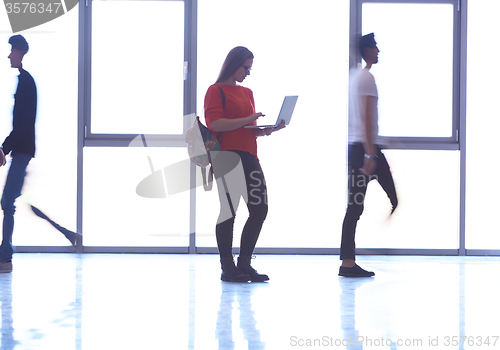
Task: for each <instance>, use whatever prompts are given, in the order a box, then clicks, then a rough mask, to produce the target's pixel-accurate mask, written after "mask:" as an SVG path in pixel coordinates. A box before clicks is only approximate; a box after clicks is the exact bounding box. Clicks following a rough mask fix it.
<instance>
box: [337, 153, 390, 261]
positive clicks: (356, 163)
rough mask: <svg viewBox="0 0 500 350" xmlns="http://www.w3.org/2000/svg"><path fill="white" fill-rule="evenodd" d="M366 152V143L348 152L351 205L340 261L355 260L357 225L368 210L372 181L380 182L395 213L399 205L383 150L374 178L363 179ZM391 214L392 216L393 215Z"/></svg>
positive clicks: (348, 209)
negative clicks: (368, 193) (366, 204)
mask: <svg viewBox="0 0 500 350" xmlns="http://www.w3.org/2000/svg"><path fill="white" fill-rule="evenodd" d="M364 154H365V150H364V147H363V144H362V143H355V144H350V145H349V149H348V166H349V176H348V185H347V187H348V189H349V196H348V197H349V202H348V204H347V211H346V214H345V217H344V223H343V225H342V242H341V245H340V259H341V260H343V259H355V250H356V244H355V241H354V236H355V234H356V225H357V223H358V220H359V218H360V216H361V214H362V213H363V210H364V200H365V195H366V188H367V186H368V183H369V182H370V181H371V180H377V181H378V183H379V184H380V186H382V189H383V190H384V191H385V193H386V194H387V197H389V200H390V201H391V204H392V212H394V210H396V207H397V205H398V197H397V195H396V188H395V186H394V180H393V178H392V174H391V171H390V169H389V164H388V163H387V159H386V158H385V156H384V154H383V153H382V152H381V150H380V147H377V156H378V158H377V168H376V169H375V173H374V174H373V175H369V176H367V175H363V174H362V173H361V172H360V171H359V168H362V167H363V162H364ZM392 212H391V213H392Z"/></svg>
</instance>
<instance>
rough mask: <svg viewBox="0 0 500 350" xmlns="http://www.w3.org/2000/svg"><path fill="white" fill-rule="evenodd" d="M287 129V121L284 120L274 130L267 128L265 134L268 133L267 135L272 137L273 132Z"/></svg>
mask: <svg viewBox="0 0 500 350" xmlns="http://www.w3.org/2000/svg"><path fill="white" fill-rule="evenodd" d="M285 127H286V126H285V121H284V120H282V121H281V123H280V124H279V125H278V126H276V127H274V128H266V129H264V132H265V133H266V135H271V134H272V133H273V132H275V131H278V130H281V129H284V128H285Z"/></svg>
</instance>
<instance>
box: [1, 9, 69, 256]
mask: <svg viewBox="0 0 500 350" xmlns="http://www.w3.org/2000/svg"><path fill="white" fill-rule="evenodd" d="M4 15H5V12H3V14H2V11H0V51H1V52H0V54H1V57H2V58H5V59H2V60H0V76H1V77H2V79H1V83H0V130H1V131H2V132H1V135H0V144H1V143H3V141H4V139H5V137H6V136H7V135H8V134H9V133H10V131H11V130H12V108H13V105H14V99H13V95H14V93H15V91H16V88H17V83H18V78H17V75H19V71H18V70H17V69H12V68H11V67H10V62H9V60H8V59H7V56H8V55H9V53H10V49H11V45H9V44H8V40H9V37H10V36H12V35H13V34H12V33H11V29H10V25H9V22H8V20H7V16H6V15H5V21H4V18H3V16H4ZM22 35H23V36H24V37H25V38H26V40H27V41H28V44H29V46H30V50H29V52H28V53H27V54H26V56H24V59H23V68H24V69H26V70H27V71H28V72H29V73H30V74H31V75H32V76H33V78H34V80H35V83H36V85H37V93H38V106H37V107H38V109H37V119H36V125H35V128H36V154H35V158H34V159H32V160H31V161H30V164H29V165H28V169H27V176H26V179H25V183H24V186H23V190H22V195H21V197H20V198H18V199H17V200H16V214H15V220H16V224H15V228H14V235H13V244H14V245H16V246H68V245H70V243H69V241H68V240H67V239H66V238H64V236H63V235H62V234H61V233H60V232H59V231H57V230H56V229H55V228H54V227H52V226H51V225H50V224H49V223H47V222H45V221H43V220H42V219H40V218H39V217H37V216H35V215H34V213H33V212H32V211H31V208H30V206H29V204H32V205H35V206H36V207H37V208H39V209H40V210H42V211H43V212H44V213H45V214H47V215H48V216H49V217H50V218H51V219H52V220H54V221H55V222H57V223H58V224H60V225H61V226H63V227H66V228H67V229H69V230H71V231H74V230H76V177H77V176H76V165H77V163H76V155H77V145H76V135H77V111H78V105H77V98H78V9H73V10H72V11H70V12H68V13H67V14H65V15H64V16H61V17H59V18H57V19H55V20H52V21H50V22H48V23H45V24H43V25H41V26H38V27H36V28H34V29H31V30H26V31H23V32H22ZM55 58H57V59H55ZM9 157H10V156H9ZM9 157H8V158H9ZM7 171H8V166H7V167H2V168H0V189H1V190H3V185H4V182H5V178H6V176H7Z"/></svg>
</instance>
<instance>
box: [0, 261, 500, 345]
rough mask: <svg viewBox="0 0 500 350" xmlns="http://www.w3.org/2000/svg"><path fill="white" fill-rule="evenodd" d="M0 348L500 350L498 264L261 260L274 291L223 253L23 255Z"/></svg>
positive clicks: (7, 294)
mask: <svg viewBox="0 0 500 350" xmlns="http://www.w3.org/2000/svg"><path fill="white" fill-rule="evenodd" d="M13 263H14V272H13V273H12V274H0V292H1V294H0V304H1V306H0V307H1V313H2V323H1V324H2V333H1V349H2V350H10V349H51V350H55V349H64V350H71V349H78V350H79V349H85V350H99V349H106V350H108V349H110V350H114V349H120V350H122V349H141V350H143V349H144V350H151V349H174V350H177V349H179V350H182V349H201V350H210V349H220V350H222V349H252V350H253V349H256V350H257V349H272V350H283V349H500V339H499V337H500V321H499V319H498V315H499V314H500V302H499V296H498V295H499V294H498V293H499V292H498V277H497V276H498V271H499V270H500V258H496V257H494V258H491V257H490V258H480V257H413V256H408V257H397V256H361V257H359V258H358V263H359V264H360V265H361V266H363V267H365V268H367V269H369V270H373V271H375V272H376V276H375V277H374V278H362V279H349V278H344V277H338V276H337V272H338V256H296V255H293V256H283V255H260V256H258V257H257V259H256V260H254V261H253V265H254V266H255V267H256V268H257V269H258V270H259V271H261V272H264V273H267V274H269V276H270V278H271V281H269V282H268V283H226V282H221V281H220V280H219V277H220V268H219V262H218V257H217V256H216V255H161V254H150V255H135V254H115V255H110V254H109V255H108V254H101V255H99V254H95V255H94V254H85V255H71V254H16V255H15V256H14V261H13Z"/></svg>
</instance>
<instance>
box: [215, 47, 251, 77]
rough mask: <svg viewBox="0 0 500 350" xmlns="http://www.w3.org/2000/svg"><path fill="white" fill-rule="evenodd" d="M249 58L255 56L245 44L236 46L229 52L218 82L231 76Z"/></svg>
mask: <svg viewBox="0 0 500 350" xmlns="http://www.w3.org/2000/svg"><path fill="white" fill-rule="evenodd" d="M249 58H253V53H252V52H251V51H250V50H249V49H247V48H246V47H243V46H236V47H235V48H234V49H232V50H231V51H229V53H228V54H227V57H226V59H225V60H224V63H223V64H222V68H221V70H220V73H219V77H218V78H217V81H216V83H220V82H223V81H225V80H226V79H228V78H229V77H231V76H232V75H233V74H234V73H235V72H236V71H237V70H238V69H239V68H240V67H241V66H243V64H244V63H245V61H246V60H248V59H249Z"/></svg>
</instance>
